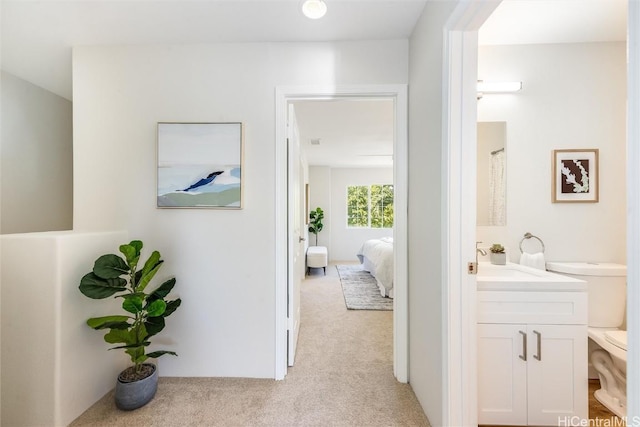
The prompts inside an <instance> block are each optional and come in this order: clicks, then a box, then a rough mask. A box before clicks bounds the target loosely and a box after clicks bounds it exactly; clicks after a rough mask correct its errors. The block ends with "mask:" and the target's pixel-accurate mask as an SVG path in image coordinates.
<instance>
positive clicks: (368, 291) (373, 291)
mask: <svg viewBox="0 0 640 427" xmlns="http://www.w3.org/2000/svg"><path fill="white" fill-rule="evenodd" d="M336 268H337V269H338V275H339V276H340V283H341V284H342V294H343V295H344V302H345V304H346V305H347V308H348V309H349V310H393V299H391V298H385V297H383V296H382V295H380V290H379V289H378V284H377V283H376V279H375V278H374V277H373V276H372V275H371V274H369V272H367V271H364V270H362V267H361V266H360V265H359V264H357V265H336Z"/></svg>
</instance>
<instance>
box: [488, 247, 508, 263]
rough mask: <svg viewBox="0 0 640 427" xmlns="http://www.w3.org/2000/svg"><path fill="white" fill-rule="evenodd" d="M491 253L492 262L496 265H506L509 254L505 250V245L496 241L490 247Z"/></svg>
mask: <svg viewBox="0 0 640 427" xmlns="http://www.w3.org/2000/svg"><path fill="white" fill-rule="evenodd" d="M489 251H490V252H491V255H489V259H490V260H491V264H496V265H505V264H506V263H507V254H506V253H505V252H504V246H502V245H501V244H499V243H494V244H493V245H491V247H490V248H489Z"/></svg>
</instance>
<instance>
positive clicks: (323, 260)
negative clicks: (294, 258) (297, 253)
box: [307, 246, 327, 275]
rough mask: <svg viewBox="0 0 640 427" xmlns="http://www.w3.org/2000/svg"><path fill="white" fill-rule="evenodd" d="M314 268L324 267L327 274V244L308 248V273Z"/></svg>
mask: <svg viewBox="0 0 640 427" xmlns="http://www.w3.org/2000/svg"><path fill="white" fill-rule="evenodd" d="M312 268H322V269H324V274H325V275H326V274H327V247H326V246H309V247H308V248H307V274H309V270H310V269H312Z"/></svg>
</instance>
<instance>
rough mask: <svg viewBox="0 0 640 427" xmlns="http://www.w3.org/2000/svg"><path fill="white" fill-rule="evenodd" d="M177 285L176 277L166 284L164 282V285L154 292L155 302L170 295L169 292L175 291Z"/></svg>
mask: <svg viewBox="0 0 640 427" xmlns="http://www.w3.org/2000/svg"><path fill="white" fill-rule="evenodd" d="M175 284H176V279H175V277H174V278H171V279H169V280H167V281H166V282H164V283H163V284H162V285H160V286H158V289H156V290H155V291H153V293H152V294H151V296H153V297H154V298H153V299H154V300H156V299H164V297H166V296H167V295H169V292H171V289H173V287H174V286H175Z"/></svg>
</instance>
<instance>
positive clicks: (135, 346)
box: [109, 341, 151, 350]
mask: <svg viewBox="0 0 640 427" xmlns="http://www.w3.org/2000/svg"><path fill="white" fill-rule="evenodd" d="M149 345H151V343H150V342H149V341H143V342H140V343H134V344H127V345H119V346H117V347H111V348H110V349H109V350H120V349H122V348H127V349H144V347H149Z"/></svg>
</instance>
